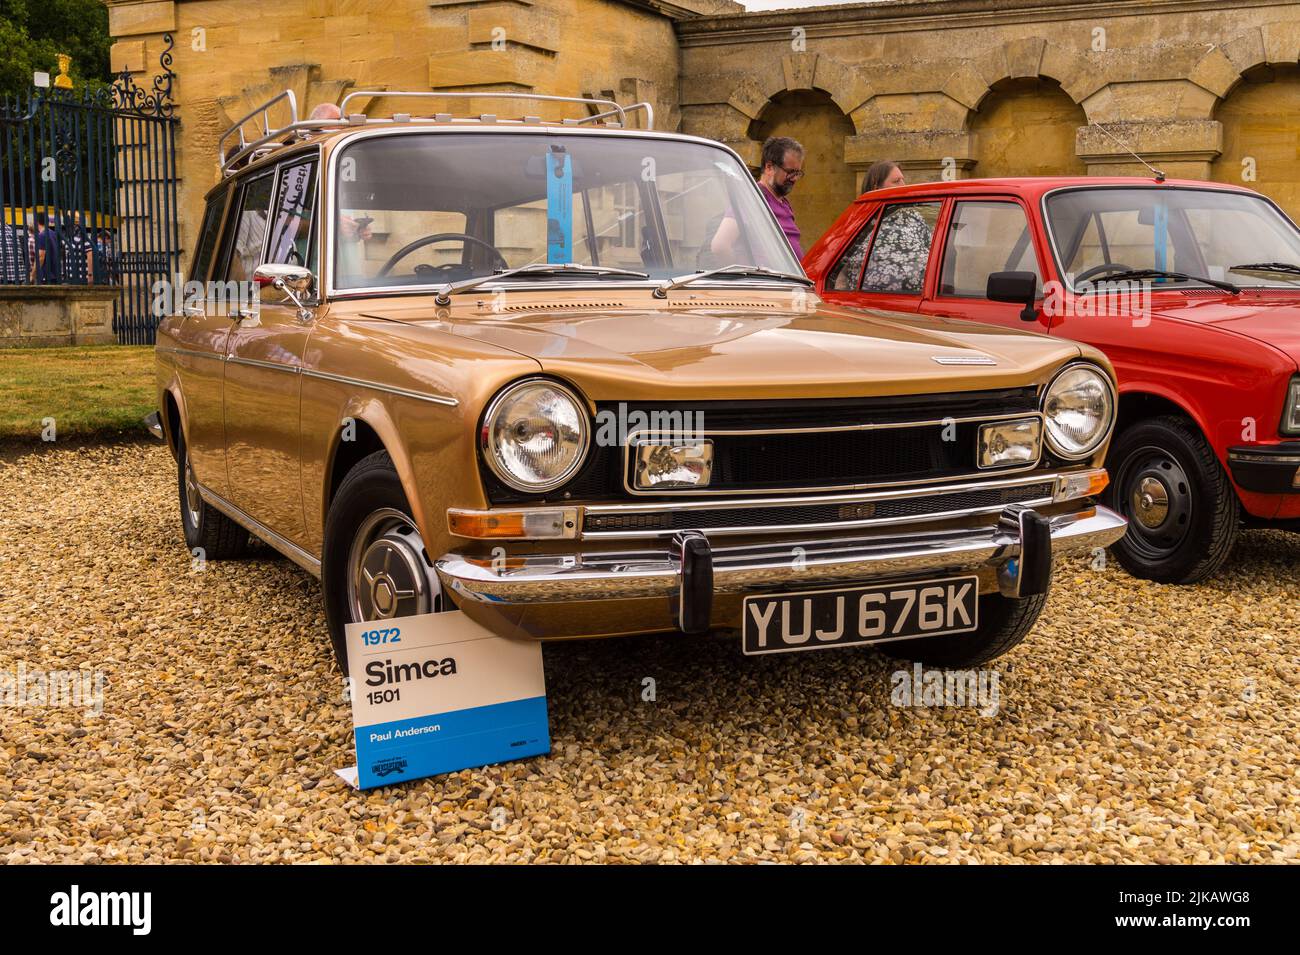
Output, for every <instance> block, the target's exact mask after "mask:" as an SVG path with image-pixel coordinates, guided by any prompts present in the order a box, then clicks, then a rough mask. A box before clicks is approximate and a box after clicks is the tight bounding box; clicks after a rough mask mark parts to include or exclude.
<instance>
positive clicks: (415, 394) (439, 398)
mask: <svg viewBox="0 0 1300 955" xmlns="http://www.w3.org/2000/svg"><path fill="white" fill-rule="evenodd" d="M302 374H303V375H304V376H305V377H307V378H319V379H321V380H322V381H333V382H337V383H338V384H340V385H356V386H357V387H358V388H369V389H371V390H373V391H383V392H387V393H388V394H390V395H401V396H402V397H403V398H415V399H416V400H417V401H431V402H433V403H434V404H437V405H447V406H449V407H452V408H454V407H456V406H457V405H458V404H460V401H459V400H458V399H456V398H450V397H448V396H446V395H430V394H425V393H424V392H420V391H411V390H410V389H408V388H396V387H394V386H392V385H381V384H379V382H377V381H365V380H363V379H361V378H349V377H347V376H346V375H334V374H331V373H330V372H328V371H317V370H316V369H314V368H303V369H302Z"/></svg>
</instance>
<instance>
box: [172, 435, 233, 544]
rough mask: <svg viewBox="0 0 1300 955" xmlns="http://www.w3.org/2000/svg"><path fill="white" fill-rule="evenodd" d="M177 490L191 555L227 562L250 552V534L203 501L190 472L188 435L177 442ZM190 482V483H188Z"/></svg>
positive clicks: (180, 437)
mask: <svg viewBox="0 0 1300 955" xmlns="http://www.w3.org/2000/svg"><path fill="white" fill-rule="evenodd" d="M177 442H178V447H177V448H176V488H177V492H178V495H179V498H180V510H181V527H182V529H183V530H184V532H185V546H186V547H188V548H189V550H190V553H194V551H196V550H199V551H200V552H201V555H202V557H203V559H204V560H227V559H229V558H231V557H241V556H243V555H244V554H245V553H246V552H247V551H248V530H247V529H246V528H245V527H243V526H242V525H241V524H239V523H238V522H237V521H232V520H231V519H230V518H229V517H227V516H226V515H225V514H222V513H221V512H220V511H219V510H217V509H216V508H215V507H213V506H212V505H211V504H209V503H208V502H207V501H205V500H203V499H202V498H201V497H200V496H199V493H198V485H197V483H196V482H195V480H194V475H193V473H192V471H191V469H190V453H189V447H188V445H186V443H185V435H183V434H182V435H180V436H179V437H178V438H177ZM187 478H188V480H187Z"/></svg>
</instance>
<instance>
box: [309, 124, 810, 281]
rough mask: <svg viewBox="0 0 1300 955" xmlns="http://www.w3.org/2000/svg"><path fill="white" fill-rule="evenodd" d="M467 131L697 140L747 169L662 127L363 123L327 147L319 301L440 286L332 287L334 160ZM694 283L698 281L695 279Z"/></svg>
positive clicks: (710, 143)
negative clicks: (356, 150) (385, 139)
mask: <svg viewBox="0 0 1300 955" xmlns="http://www.w3.org/2000/svg"><path fill="white" fill-rule="evenodd" d="M466 133H473V134H486V135H492V134H514V135H520V134H522V135H529V136H601V137H609V136H617V137H619V138H626V139H659V140H664V141H667V142H684V143H695V144H697V145H701V146H708V147H710V148H711V149H717V150H719V151H721V152H724V153H726V154H727V155H729V156H730V157H731V158H732V159H734V160H735V161H736V162H737V163H739V164H740V168H742V169H748V168H749V167H748V166H747V165H746V164H745V161H744V160H743V159H741V158H740V154H739V153H737V152H736V151H735V150H734V149H732V148H731V147H730V146H727V145H725V144H724V143H720V142H717V141H716V140H712V139H705V138H703V137H701V136H688V135H685V134H683V133H673V132H667V131H662V130H647V129H612V128H609V127H596V128H590V127H582V126H572V127H569V126H496V125H487V126H473V125H465V126H457V125H450V124H449V125H447V126H441V125H439V126H411V127H404V128H401V129H367V128H365V127H364V126H363V127H360V128H358V130H357V131H356V132H354V133H348V134H346V135H343V136H340V137H339V138H338V139H337V140H335V141H334V142H333V143H332V145H331V147H330V153H329V162H328V164H327V165H328V169H327V170H326V172H327V175H326V178H327V179H328V182H327V183H326V187H325V188H326V196H327V199H328V201H327V203H326V207H327V208H326V213H327V214H326V215H324V216H322V217H321V221H322V226H323V227H324V229H325V257H324V258H323V259H322V260H321V262H320V263H318V264H319V266H320V271H321V272H322V273H323V277H324V281H323V282H322V283H321V285H322V287H323V289H324V292H323V297H322V301H324V300H326V299H329V300H333V299H334V298H335V297H338V298H343V297H356V296H365V295H374V294H380V293H386V294H415V295H429V294H431V293H432V292H434V291H436V290H437V288H438V287H439V285H440V284H441V283H439V285H399V286H384V287H374V288H371V287H367V288H360V289H336V288H335V287H334V262H335V256H334V252H335V249H334V245H335V230H334V219H335V211H336V206H337V203H338V164H339V157H340V156H341V155H342V154H343V153H344V152H345V151H346V149H347V147H349V146H352V145H354V144H355V143H357V142H358V141H360V140H363V139H373V138H377V137H381V136H412V135H421V136H429V135H435V136H436V135H447V134H459V135H464V134H466ZM749 182H750V186H751V188H753V189H754V190H755V192H757V191H758V189H759V185H758V182H757V181H756V180H754V179H752V178H750V180H749ZM758 197H759V199H763V196H762V194H761V193H759V196H758ZM762 208H763V209H765V210H767V215H768V219H769V220H770V221H771V224H772V228H773V229H775V230H776V231H777V233H779V234H780V235H781V236H782V238H784V233H783V232H781V225H780V223H778V222H777V221H776V214H775V213H774V212H772V208H771V207H770V206H769V205H768V204H767V201H766V200H763V203H762ZM788 245H789V244H788V243H787V247H788ZM790 257H791V259H793V260H794V262H795V265H796V266H798V271H801V272H802V271H803V266H802V264H800V262H799V260H798V259H797V258H796V257H795V255H794V252H793V250H791V253H790ZM791 271H794V270H791ZM660 281H662V279H658V280H652V281H647V282H645V283H643V287H645V288H653V287H654V286H655V285H656V284H658V282H660ZM693 284H694V285H697V286H698V285H699V284H700V283H693ZM728 284H730V285H733V286H734V285H735V281H734V280H732V281H730V282H723V283H718V285H721V286H722V287H726V285H728ZM484 287H485V286H478V287H477V288H476V289H475V291H478V289H480V288H484ZM525 287H527V288H539V287H540V288H546V289H548V290H552V289H554V290H559V289H560V288H561V286H555V285H545V286H539V285H537V284H536V283H533V284H530V285H527V286H525ZM596 287H598V288H599V287H603V288H613V287H615V286H614V283H610V284H607V285H604V286H596ZM706 287H714V286H713V283H710V284H709V285H708V286H706ZM775 287H777V288H783V289H788V288H790V287H791V285H790V284H789V283H786V284H782V285H777V286H775ZM800 287H802V286H800ZM810 291H811V290H810Z"/></svg>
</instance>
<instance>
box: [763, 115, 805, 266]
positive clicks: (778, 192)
mask: <svg viewBox="0 0 1300 955" xmlns="http://www.w3.org/2000/svg"><path fill="white" fill-rule="evenodd" d="M802 178H803V146H801V145H800V144H799V143H798V142H797V141H796V140H793V139H791V138H790V137H789V136H771V137H769V138H768V140H767V142H765V143H763V171H762V172H761V173H760V174H759V176H758V186H759V191H760V192H762V193H763V198H764V199H766V200H767V204H768V207H769V208H771V210H772V214H773V215H775V216H776V221H777V222H779V223H780V224H781V231H782V232H784V233H785V237H786V239H787V240H788V241H789V242H790V248H792V249H794V254H795V257H796V258H798V259H802V258H803V246H801V245H800V244H799V227H798V226H797V225H795V222H794V210H793V209H791V208H790V200H789V199H787V198H786V196H788V195H790V190H791V189H793V188H794V184H795V183H796V182H798V181H799V180H800V179H802Z"/></svg>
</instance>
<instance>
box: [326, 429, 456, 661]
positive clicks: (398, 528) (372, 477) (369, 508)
mask: <svg viewBox="0 0 1300 955" xmlns="http://www.w3.org/2000/svg"><path fill="white" fill-rule="evenodd" d="M382 515H388V516H387V517H383V516H382ZM377 516H378V517H377ZM376 521H377V523H376ZM372 523H373V526H372ZM372 530H373V533H374V540H373V541H371V543H380V542H382V541H383V540H390V541H392V542H393V545H395V546H392V545H390V549H391V550H392V552H393V555H395V556H396V557H397V560H398V564H397V566H396V567H394V568H393V574H392V577H393V580H394V581H399V583H400V586H398V587H396V588H395V589H394V592H397V591H403V592H404V591H405V589H406V587H407V585H408V584H409V583H410V581H409V580H404V581H402V580H400V575H401V573H402V572H405V571H410V570H411V569H412V568H413V567H415V564H416V563H417V562H418V565H419V567H418V570H420V571H423V572H424V573H425V575H426V577H427V579H426V580H424V582H423V585H424V587H425V588H426V590H425V591H424V594H425V596H424V597H422V598H416V599H414V600H407V599H406V598H399V597H394V598H393V605H392V607H391V608H390V609H392V611H393V612H392V613H391V614H389V615H388V616H382V615H380V613H379V611H378V609H377V608H378V601H377V600H376V599H374V597H373V596H368V597H361V598H360V599H361V602H362V604H363V606H362V607H360V608H358V607H357V606H356V604H355V602H354V597H355V596H356V595H355V594H354V592H353V591H352V590H350V588H349V579H350V578H351V577H352V576H353V575H352V567H353V560H354V555H353V548H354V545H357V539H358V534H359V533H364V534H367V535H369V534H370V533H371V531H372ZM392 535H397V536H395V537H393V536H392ZM359 550H361V551H362V552H363V553H362V554H361V555H359V556H364V553H367V552H368V551H367V550H366V547H365V546H364V544H363V545H361V546H359ZM412 572H414V571H412ZM386 573H387V565H385V574H386ZM321 587H322V589H323V590H324V596H325V622H326V624H327V625H328V627H329V635H330V643H331V644H332V645H333V647H334V658H335V660H337V661H338V665H339V669H340V670H342V671H343V673H344V675H347V673H348V649H347V635H346V631H345V629H344V628H345V627H346V625H347V624H349V623H355V622H359V621H361V620H378V619H391V618H395V617H403V616H410V615H411V614H412V613H429V612H435V611H438V610H441V609H443V599H442V595H441V589H440V588H439V587H438V585H437V576H436V574H434V573H433V567H432V564H431V563H430V561H429V555H428V553H427V552H426V551H425V549H424V544H423V542H422V541H421V539H420V536H419V531H418V530H417V529H416V528H415V521H414V519H413V518H412V517H411V508H410V505H409V504H408V503H407V500H406V493H405V491H403V490H402V482H401V479H400V478H399V477H398V476H397V469H396V468H394V467H393V460H392V458H391V457H389V455H388V452H387V451H376V452H375V453H374V454H370V455H368V456H366V457H364V458H362V459H361V460H360V461H358V462H357V463H356V464H355V465H354V466H353V468H352V470H351V471H349V472H348V473H347V476H346V477H344V478H343V483H342V484H340V485H339V489H338V493H336V494H335V495H334V500H333V501H331V502H330V509H329V514H328V515H327V516H326V518H325V540H324V547H323V548H322V555H321ZM366 605H368V607H369V610H370V611H372V612H371V613H367V612H366V609H367V607H366Z"/></svg>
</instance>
